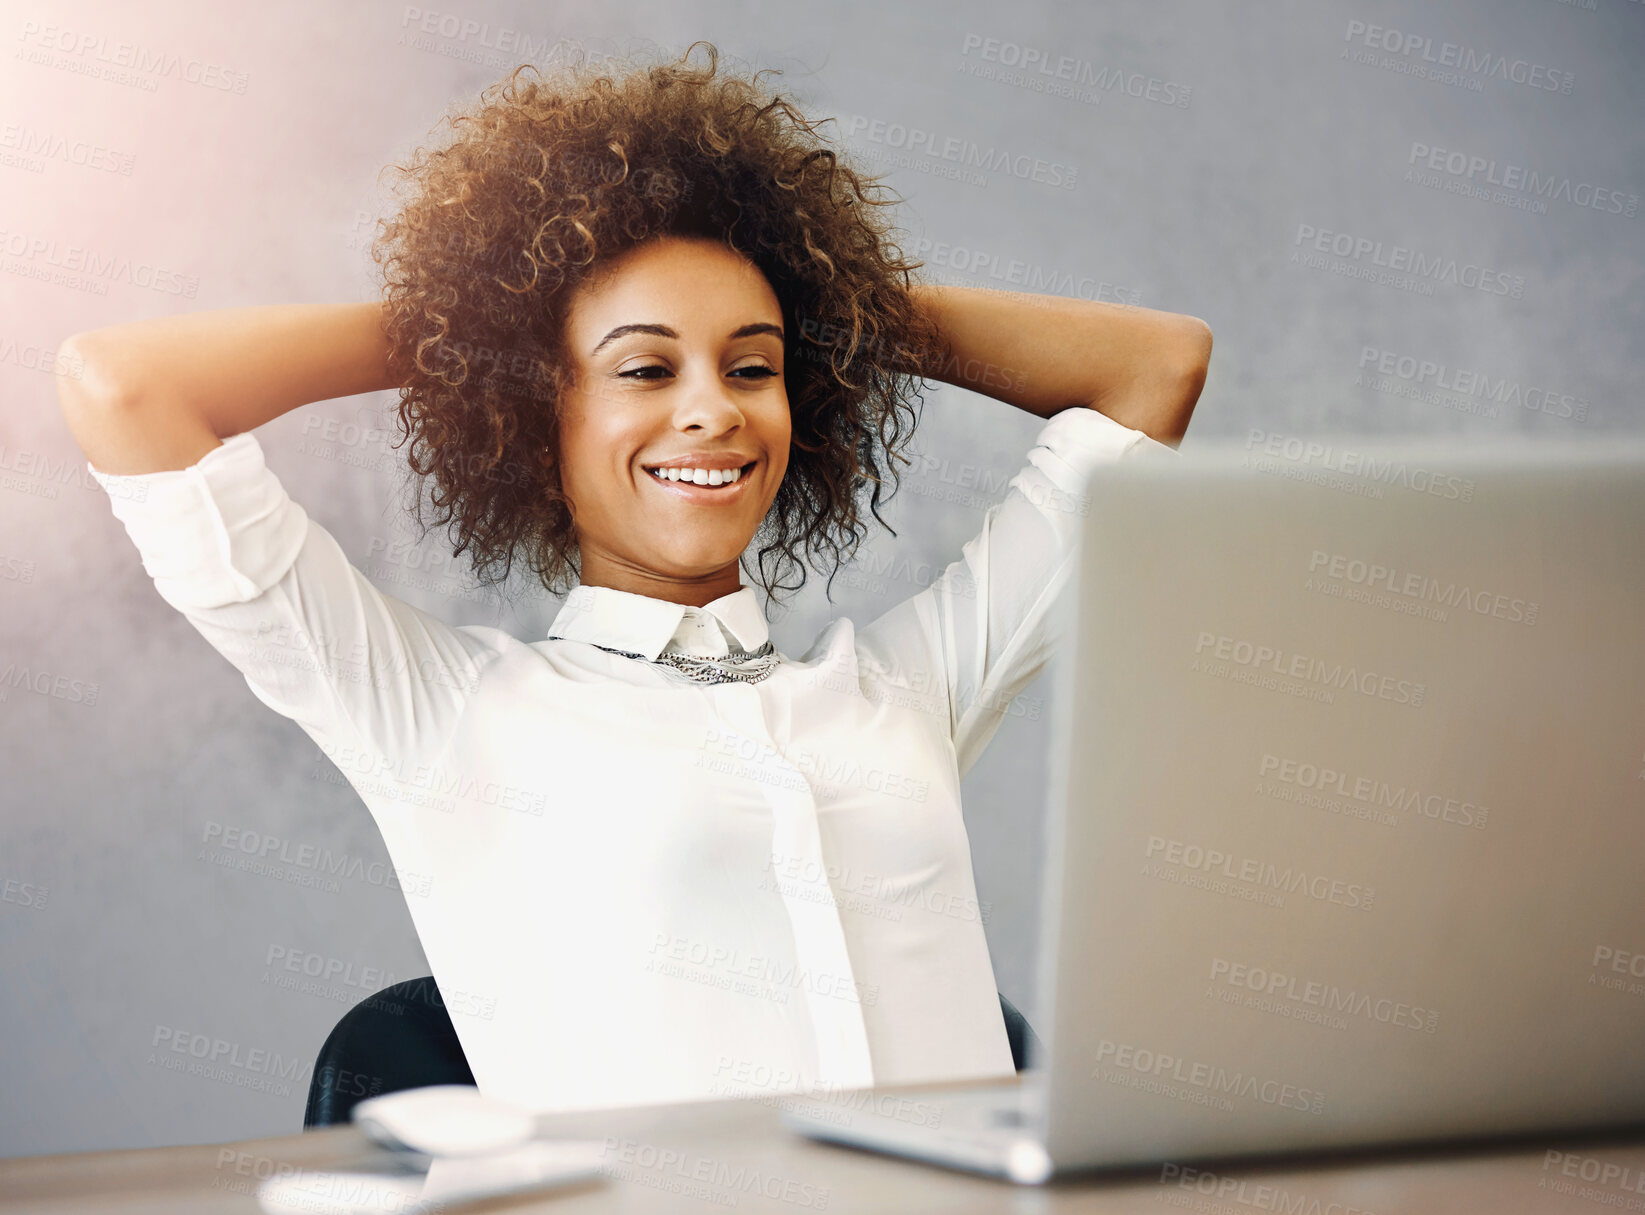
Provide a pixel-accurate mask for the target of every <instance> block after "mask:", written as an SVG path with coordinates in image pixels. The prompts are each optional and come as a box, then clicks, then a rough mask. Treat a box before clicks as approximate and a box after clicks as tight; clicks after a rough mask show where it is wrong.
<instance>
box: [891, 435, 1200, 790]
mask: <svg viewBox="0 0 1645 1215" xmlns="http://www.w3.org/2000/svg"><path fill="white" fill-rule="evenodd" d="M1154 457H1160V458H1168V459H1176V458H1177V453H1176V452H1175V451H1173V450H1172V449H1171V448H1169V447H1167V446H1166V445H1165V444H1163V443H1160V442H1157V441H1156V440H1154V439H1151V438H1149V437H1148V436H1147V435H1145V434H1143V433H1142V432H1141V431H1140V430H1133V429H1131V428H1130V427H1127V426H1124V425H1121V424H1120V423H1118V422H1116V421H1114V420H1113V419H1112V418H1109V417H1107V416H1106V415H1105V414H1102V413H1099V412H1098V411H1096V410H1094V409H1088V408H1085V407H1083V406H1079V407H1074V408H1070V409H1065V410H1062V411H1061V412H1060V413H1057V414H1055V415H1054V416H1052V417H1051V418H1050V419H1049V420H1048V421H1047V422H1046V424H1045V425H1044V426H1043V427H1042V428H1041V430H1040V432H1039V435H1038V437H1037V438H1036V440H1035V443H1034V447H1033V448H1032V449H1031V450H1030V451H1029V453H1028V457H1027V462H1026V463H1025V464H1024V465H1023V467H1022V469H1021V470H1020V471H1019V472H1018V473H1017V474H1016V475H1015V476H1014V477H1012V479H1011V481H1010V482H1009V483H1008V485H1007V487H1006V494H1005V497H1004V498H1003V499H1002V500H1001V501H999V502H997V503H995V504H994V505H993V506H991V507H990V508H989V509H988V513H987V514H986V515H985V516H984V518H983V524H982V530H981V531H980V532H978V533H977V535H976V536H974V537H973V538H972V539H970V540H968V541H966V543H965V545H964V547H963V549H962V551H961V556H960V558H959V559H958V560H956V561H954V562H951V563H950V564H949V565H948V566H947V568H946V569H945V570H944V572H943V574H942V576H941V577H939V578H937V579H935V580H934V581H933V582H932V584H931V585H930V586H928V587H926V588H925V589H924V590H921V591H920V592H919V593H917V594H916V595H914V596H912V597H911V598H909V599H907V600H905V601H904V602H902V603H899V604H897V605H896V606H895V607H893V608H891V609H890V610H889V611H888V612H886V613H885V614H884V615H882V616H881V617H879V618H878V619H876V620H874V621H873V622H871V623H870V624H869V625H868V626H867V627H866V628H864V629H863V630H862V631H861V633H860V634H859V640H860V644H861V646H862V648H863V649H864V650H865V651H866V652H870V653H873V652H876V651H878V652H879V653H881V654H882V655H883V656H884V660H885V661H886V662H887V663H888V664H889V665H891V666H894V667H901V668H905V669H912V670H914V671H915V672H917V673H919V674H920V675H922V676H928V677H929V682H930V683H931V684H932V690H933V691H934V692H935V691H937V690H938V689H942V688H945V689H946V692H947V704H948V712H949V729H950V732H951V735H952V738H953V742H954V750H955V754H956V757H957V759H958V766H959V772H960V775H961V776H964V775H965V774H966V772H968V771H969V770H970V769H971V767H972V765H973V764H975V763H976V761H977V758H978V757H979V756H980V755H981V754H982V752H983V749H984V748H985V747H986V746H987V745H988V743H989V741H990V740H991V739H992V738H993V737H994V735H995V733H996V732H997V731H998V730H999V726H1000V722H1001V721H1002V720H1004V715H1005V711H1006V708H1007V706H1008V705H1009V704H1010V702H1011V700H1012V698H1013V697H1015V696H1017V695H1018V694H1019V693H1020V692H1021V691H1022V690H1023V689H1024V688H1026V687H1027V686H1028V685H1029V684H1030V683H1032V682H1033V680H1034V678H1035V677H1036V676H1038V675H1039V673H1040V671H1041V670H1042V669H1043V668H1044V666H1045V661H1046V658H1047V657H1048V656H1049V655H1050V653H1051V652H1052V651H1053V650H1055V649H1056V648H1057V646H1058V645H1059V644H1060V642H1061V640H1062V636H1061V633H1062V629H1063V626H1064V624H1065V622H1064V620H1063V618H1062V615H1061V613H1060V612H1059V611H1058V610H1057V607H1058V602H1059V599H1060V597H1061V594H1062V592H1063V590H1064V589H1065V587H1066V585H1067V583H1068V581H1069V575H1070V573H1071V571H1072V559H1073V556H1074V551H1075V547H1076V545H1077V544H1078V542H1079V525H1080V523H1081V520H1082V515H1081V511H1082V510H1083V509H1084V503H1085V501H1086V498H1085V490H1086V487H1087V485H1088V484H1089V483H1090V480H1091V478H1092V477H1094V476H1099V475H1101V469H1102V468H1103V467H1104V466H1106V465H1112V464H1115V463H1118V462H1119V461H1121V460H1130V459H1138V458H1154Z"/></svg>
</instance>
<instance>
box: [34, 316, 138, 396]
mask: <svg viewBox="0 0 1645 1215" xmlns="http://www.w3.org/2000/svg"><path fill="white" fill-rule="evenodd" d="M52 373H53V378H54V379H55V380H56V384H57V402H58V404H59V406H60V407H61V408H62V409H63V411H64V412H65V413H67V412H69V411H80V412H84V411H86V410H89V409H94V408H95V409H111V408H119V407H123V406H125V405H128V404H130V403H131V402H132V401H133V400H134V399H135V398H136V393H135V392H134V391H133V390H132V386H131V384H130V383H129V381H128V380H127V378H126V377H123V376H121V375H120V374H119V371H118V364H117V362H116V360H115V359H114V358H113V357H112V354H111V352H110V351H109V350H108V349H107V348H106V346H105V344H104V342H103V341H102V339H101V338H99V336H98V333H97V331H96V330H87V331H84V332H81V333H76V334H72V335H70V336H69V337H67V338H65V339H64V340H63V342H62V343H61V344H60V345H59V346H58V348H57V360H56V363H55V364H54V365H53V368H52Z"/></svg>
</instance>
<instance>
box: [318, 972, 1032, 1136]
mask: <svg viewBox="0 0 1645 1215" xmlns="http://www.w3.org/2000/svg"><path fill="white" fill-rule="evenodd" d="M1000 1012H1001V1014H1002V1015H1003V1016H1004V1017H1005V1036H1006V1038H1007V1039H1009V1040H1010V1043H1011V1062H1012V1063H1014V1064H1015V1065H1016V1068H1017V1070H1018V1071H1019V1072H1020V1071H1022V1070H1023V1069H1024V1068H1025V1067H1027V1066H1028V1063H1029V1060H1030V1059H1031V1058H1033V1057H1034V1056H1035V1055H1037V1054H1038V1053H1039V1050H1040V1040H1039V1037H1038V1036H1037V1035H1036V1034H1035V1033H1034V1030H1033V1027H1032V1026H1030V1025H1029V1024H1028V1019H1027V1018H1026V1017H1024V1016H1023V1015H1022V1013H1020V1012H1018V1011H1017V1008H1016V1006H1015V1005H1013V1004H1012V1003H1011V1001H1009V1000H1007V999H1006V998H1005V997H1004V996H1001V997H1000ZM473 1083H474V1073H473V1072H472V1071H470V1070H469V1067H468V1059H467V1057H466V1056H464V1054H463V1048H462V1044H461V1043H460V1042H458V1041H457V1030H456V1027H455V1026H453V1025H452V1023H451V1014H450V1013H448V1012H446V1006H445V1002H444V1001H443V1000H441V999H440V989H439V988H438V987H436V986H435V985H434V977H433V976H432V975H429V976H425V977H424V978H421V979H407V980H406V981H405V982H404V983H396V984H394V986H392V987H385V988H383V990H382V991H379V992H376V993H374V994H373V995H370V996H367V997H366V998H365V999H364V1000H361V1001H360V1002H359V1003H358V1004H356V1005H355V1006H354V1007H353V1008H351V1009H349V1010H348V1011H347V1012H346V1013H344V1014H343V1018H342V1020H340V1021H338V1022H337V1025H336V1028H334V1029H333V1030H332V1031H331V1033H330V1034H329V1035H328V1036H327V1038H326V1042H325V1045H324V1046H322V1047H321V1048H320V1057H319V1058H318V1059H317V1060H315V1063H314V1076H313V1078H312V1079H310V1081H309V1085H308V1108H307V1109H305V1110H304V1111H303V1129H304V1130H305V1131H306V1130H308V1129H310V1128H311V1127H316V1126H333V1125H335V1124H337V1123H342V1122H347V1121H348V1120H349V1116H350V1115H351V1114H352V1113H353V1111H354V1107H355V1106H356V1105H358V1104H359V1103H360V1102H362V1101H364V1100H365V1099H366V1098H367V1097H375V1096H377V1095H378V1094H379V1093H394V1092H399V1091H400V1090H401V1089H406V1088H422V1087H424V1086H425V1085H430V1084H473Z"/></svg>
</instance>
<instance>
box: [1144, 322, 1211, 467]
mask: <svg viewBox="0 0 1645 1215" xmlns="http://www.w3.org/2000/svg"><path fill="white" fill-rule="evenodd" d="M1181 328H1182V337H1181V339H1180V341H1179V343H1178V349H1179V352H1180V353H1178V354H1177V356H1176V358H1175V359H1174V360H1172V361H1171V363H1170V364H1169V365H1170V368H1171V370H1170V373H1169V377H1168V384H1169V386H1168V387H1167V388H1166V390H1165V391H1164V392H1163V393H1162V394H1161V396H1160V414H1159V417H1158V419H1157V420H1156V422H1155V427H1154V430H1155V433H1154V434H1153V435H1152V437H1153V438H1155V439H1158V440H1159V441H1160V442H1161V443H1165V444H1167V445H1169V446H1171V447H1175V446H1177V445H1178V444H1179V443H1181V442H1182V439H1183V436H1184V435H1186V434H1187V433H1188V423H1189V420H1190V419H1191V418H1192V417H1193V416H1194V406H1195V405H1197V404H1198V403H1199V398H1200V393H1201V392H1203V391H1204V390H1205V379H1206V376H1207V375H1208V374H1209V373H1210V370H1211V340H1212V339H1211V326H1209V325H1207V324H1206V323H1205V322H1204V321H1202V320H1200V319H1199V318H1198V317H1197V316H1185V317H1183V318H1182V326H1181Z"/></svg>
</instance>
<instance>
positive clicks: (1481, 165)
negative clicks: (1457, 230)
mask: <svg viewBox="0 0 1645 1215" xmlns="http://www.w3.org/2000/svg"><path fill="white" fill-rule="evenodd" d="M1405 163H1406V164H1407V165H1417V164H1420V165H1421V166H1422V167H1424V168H1427V169H1431V170H1433V171H1434V172H1436V173H1444V174H1446V175H1447V176H1450V177H1455V178H1459V179H1461V180H1463V181H1468V182H1474V181H1476V180H1477V181H1483V182H1484V184H1486V185H1488V186H1501V187H1502V188H1503V189H1505V190H1517V191H1520V192H1522V193H1525V194H1530V195H1533V196H1535V197H1538V198H1552V199H1556V200H1558V199H1563V200H1564V201H1565V202H1568V203H1570V204H1571V205H1572V206H1577V207H1590V208H1592V209H1593V210H1595V211H1609V212H1610V213H1611V214H1612V215H1626V216H1628V217H1629V218H1630V219H1631V218H1633V216H1635V215H1636V214H1638V213H1639V195H1637V194H1632V193H1624V192H1622V191H1621V190H1610V189H1606V188H1605V187H1604V186H1596V185H1594V184H1593V183H1591V182H1586V181H1579V182H1577V183H1576V184H1575V185H1572V184H1571V179H1570V178H1569V177H1566V176H1563V175H1561V174H1558V173H1543V172H1541V171H1539V170H1537V169H1531V168H1527V167H1526V166H1524V165H1516V164H1513V163H1512V162H1509V163H1507V164H1501V165H1499V164H1498V163H1497V161H1496V159H1495V158H1490V159H1487V158H1486V157H1484V156H1479V155H1473V154H1470V153H1467V152H1459V151H1455V150H1451V149H1447V148H1436V147H1434V146H1432V145H1431V144H1426V143H1422V142H1420V141H1413V142H1412V144H1411V153H1410V156H1409V157H1408V158H1407V159H1406V162H1405Z"/></svg>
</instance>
